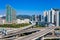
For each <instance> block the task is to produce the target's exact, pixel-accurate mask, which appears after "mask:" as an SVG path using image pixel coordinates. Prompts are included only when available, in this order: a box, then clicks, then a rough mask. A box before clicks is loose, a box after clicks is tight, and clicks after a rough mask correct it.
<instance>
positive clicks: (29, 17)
mask: <svg viewBox="0 0 60 40" xmlns="http://www.w3.org/2000/svg"><path fill="white" fill-rule="evenodd" d="M16 17H17V19H31V16H29V15H17V16H16ZM1 18H3V19H5V18H6V16H3V17H1Z"/></svg>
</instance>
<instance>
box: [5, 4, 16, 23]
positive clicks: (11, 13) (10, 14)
mask: <svg viewBox="0 0 60 40" xmlns="http://www.w3.org/2000/svg"><path fill="white" fill-rule="evenodd" d="M15 21H16V11H15V10H14V9H13V8H11V6H10V5H7V7H6V22H7V23H15Z"/></svg>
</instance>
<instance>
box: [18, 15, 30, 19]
mask: <svg viewBox="0 0 60 40" xmlns="http://www.w3.org/2000/svg"><path fill="white" fill-rule="evenodd" d="M17 18H18V19H30V18H31V16H29V15H18V16H17Z"/></svg>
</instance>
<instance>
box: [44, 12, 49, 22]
mask: <svg viewBox="0 0 60 40" xmlns="http://www.w3.org/2000/svg"><path fill="white" fill-rule="evenodd" d="M44 22H48V11H44Z"/></svg>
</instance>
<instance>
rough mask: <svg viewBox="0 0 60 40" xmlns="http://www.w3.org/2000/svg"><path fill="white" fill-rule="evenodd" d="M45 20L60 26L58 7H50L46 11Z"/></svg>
mask: <svg viewBox="0 0 60 40" xmlns="http://www.w3.org/2000/svg"><path fill="white" fill-rule="evenodd" d="M47 20H48V21H47V22H48V23H53V24H55V25H56V26H60V9H55V8H52V9H51V10H49V11H48V16H47Z"/></svg>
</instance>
